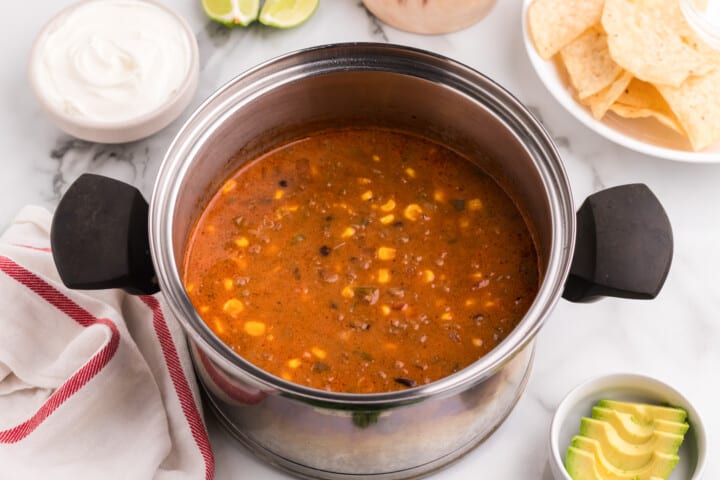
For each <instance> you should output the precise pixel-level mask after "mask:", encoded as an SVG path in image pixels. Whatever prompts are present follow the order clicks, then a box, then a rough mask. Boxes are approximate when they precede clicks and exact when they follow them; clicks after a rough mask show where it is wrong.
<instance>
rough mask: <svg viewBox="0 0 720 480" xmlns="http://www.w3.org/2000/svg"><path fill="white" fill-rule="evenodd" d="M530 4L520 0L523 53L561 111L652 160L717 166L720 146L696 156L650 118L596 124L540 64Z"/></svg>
mask: <svg viewBox="0 0 720 480" xmlns="http://www.w3.org/2000/svg"><path fill="white" fill-rule="evenodd" d="M532 1H533V0H523V10H522V28H523V41H524V43H525V49H526V50H527V54H528V56H529V57H530V63H531V64H532V66H533V68H534V69H535V71H536V72H537V74H538V76H539V77H540V80H541V81H542V83H543V84H544V85H545V87H546V88H547V89H548V91H549V92H550V93H551V94H552V96H553V97H555V99H556V100H557V101H558V102H560V105H562V106H563V107H565V110H567V111H568V112H570V113H571V114H572V115H573V116H574V117H575V118H576V119H578V120H579V121H580V122H581V123H583V124H584V125H586V126H587V127H588V128H590V129H591V130H594V131H595V132H596V133H598V134H600V135H602V136H603V137H605V138H607V139H608V140H611V141H613V142H615V143H617V144H619V145H623V146H624V147H627V148H630V149H632V150H635V151H637V152H640V153H644V154H647V155H652V156H654V157H660V158H666V159H669V160H678V161H684V162H695V163H714V162H720V142H718V143H716V144H715V145H713V146H711V147H708V148H706V149H705V150H702V151H700V152H694V151H692V149H691V147H690V142H688V140H687V139H685V138H684V137H683V136H681V135H680V134H678V133H676V132H673V131H672V130H670V129H669V128H667V127H665V126H663V125H661V124H660V122H658V121H656V120H655V119H652V118H642V119H640V118H639V119H631V118H622V117H620V116H618V115H615V114H614V113H612V112H608V114H607V115H605V116H604V117H603V118H602V120H596V119H595V117H593V116H592V114H591V113H590V110H588V109H587V108H586V107H585V106H583V105H581V104H580V103H578V102H577V100H575V98H573V95H572V93H571V91H570V89H569V88H568V86H567V85H566V83H565V82H564V81H563V79H562V77H561V76H560V75H559V73H558V70H557V67H556V66H555V63H554V62H553V61H549V60H544V59H543V58H541V57H540V55H538V53H537V51H536V50H535V45H533V43H532V40H531V39H530V35H529V33H528V28H527V23H528V22H527V10H528V7H529V6H530V4H531V3H532Z"/></svg>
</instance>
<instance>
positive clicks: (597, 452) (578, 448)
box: [565, 436, 679, 480]
mask: <svg viewBox="0 0 720 480" xmlns="http://www.w3.org/2000/svg"><path fill="white" fill-rule="evenodd" d="M678 460H679V457H678V456H677V455H668V454H665V453H658V452H653V455H652V458H651V460H650V462H648V463H647V464H646V465H645V466H644V467H642V468H638V469H633V470H621V469H619V468H616V467H614V466H612V465H611V464H610V463H609V462H608V461H607V459H606V458H605V457H604V456H603V453H602V448H601V447H600V443H599V442H598V441H597V440H594V439H591V438H587V437H581V436H576V437H575V438H573V441H572V445H571V446H570V447H568V450H567V455H566V456H565V468H566V469H567V471H568V473H569V474H570V476H571V477H572V478H573V480H650V479H651V478H652V477H660V478H661V479H662V478H667V477H669V476H670V473H671V472H672V471H673V469H674V468H675V465H677V462H678Z"/></svg>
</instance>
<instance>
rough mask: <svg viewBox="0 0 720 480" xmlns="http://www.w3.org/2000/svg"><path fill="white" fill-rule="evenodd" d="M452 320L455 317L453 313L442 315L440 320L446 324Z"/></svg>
mask: <svg viewBox="0 0 720 480" xmlns="http://www.w3.org/2000/svg"><path fill="white" fill-rule="evenodd" d="M452 319H453V316H452V313H450V312H445V313H443V314H442V315H440V320H443V321H445V322H449V321H450V320H452Z"/></svg>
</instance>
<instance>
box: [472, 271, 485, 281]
mask: <svg viewBox="0 0 720 480" xmlns="http://www.w3.org/2000/svg"><path fill="white" fill-rule="evenodd" d="M470 276H471V277H472V278H474V279H475V280H480V279H481V278H483V274H482V272H475V273H473V274H472V275H470Z"/></svg>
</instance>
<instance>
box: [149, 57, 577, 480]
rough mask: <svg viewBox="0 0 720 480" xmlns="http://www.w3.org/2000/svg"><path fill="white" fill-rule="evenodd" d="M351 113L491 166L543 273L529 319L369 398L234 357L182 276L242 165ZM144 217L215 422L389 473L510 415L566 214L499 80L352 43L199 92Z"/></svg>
mask: <svg viewBox="0 0 720 480" xmlns="http://www.w3.org/2000/svg"><path fill="white" fill-rule="evenodd" d="M362 125H368V126H380V127H387V128H392V129H398V130H402V131H408V132H415V133H418V134H421V135H423V136H425V137H428V138H431V139H434V140H436V141H439V142H441V143H442V144H444V145H448V146H450V147H451V148H453V149H455V150H456V151H459V152H460V153H463V154H465V155H466V156H467V157H468V158H470V159H472V160H473V161H474V162H476V163H477V164H478V165H479V166H480V167H481V168H483V169H484V170H485V171H487V172H488V173H489V174H490V175H492V176H493V177H495V178H496V180H497V181H498V182H500V184H501V185H503V186H504V188H505V189H506V190H507V191H508V192H509V193H510V195H511V196H512V197H513V198H514V199H515V201H516V203H517V204H518V206H519V207H520V209H521V210H522V212H523V213H524V214H525V215H526V218H527V219H528V222H529V223H530V224H531V227H532V230H533V231H534V233H535V237H536V244H537V248H538V252H539V256H540V258H541V272H542V278H543V280H542V284H541V286H540V290H539V293H538V295H537V298H536V300H535V302H534V304H533V305H532V307H531V308H530V310H529V311H528V313H527V315H526V316H525V318H524V319H523V320H522V321H521V323H520V324H519V325H518V326H517V327H516V329H515V330H514V331H513V332H512V333H511V334H510V335H509V336H508V337H507V338H506V339H505V341H504V342H503V343H502V344H501V345H499V346H498V347H497V348H496V349H494V350H493V351H492V352H490V353H489V354H488V355H486V356H485V357H483V358H482V359H480V360H479V361H478V362H476V363H475V364H473V365H471V366H469V367H467V368H466V369H464V370H462V371H460V372H458V373H456V374H454V375H452V376H450V377H447V378H445V379H442V380H440V381H437V382H434V383H432V384H430V385H427V386H422V387H417V388H414V389H410V390H406V391H401V392H392V393H384V394H372V395H356V394H338V393H330V392H322V391H317V390H312V389H309V388H305V387H302V386H300V385H295V384H291V383H288V382H286V381H283V380H282V379H279V378H276V377H273V376H271V375H269V374H268V373H266V372H263V371H261V370H259V369H258V368H256V367H255V366H253V365H251V364H249V363H248V362H246V361H244V360H243V359H242V358H240V357H238V356H237V355H236V354H235V353H233V352H232V351H231V350H230V349H229V348H228V347H227V346H226V345H224V344H223V343H222V342H220V341H219V340H218V339H217V338H216V337H215V336H214V335H213V333H212V332H211V331H210V330H209V329H208V327H207V326H206V325H205V323H204V322H203V321H202V319H201V318H200V317H199V316H198V314H197V313H196V312H195V310H194V309H193V307H192V305H191V303H190V301H189V300H188V298H187V296H186V294H185V292H184V289H183V286H182V283H181V278H180V273H179V272H180V266H181V265H180V264H181V261H182V257H183V252H184V249H185V245H186V241H187V237H188V233H189V231H190V228H191V227H192V224H193V219H194V218H195V217H196V215H197V214H198V213H199V212H200V210H201V209H202V207H203V206H204V205H205V203H206V201H207V200H208V199H209V195H210V194H211V192H213V191H214V190H215V189H216V188H217V187H219V185H220V184H221V182H222V181H223V179H224V178H225V177H226V176H227V175H229V174H230V173H231V172H232V171H234V170H235V169H236V168H238V166H239V165H241V164H242V163H243V162H246V161H248V160H251V159H253V158H254V157H255V156H256V155H257V154H259V153H262V152H264V151H266V150H267V149H268V148H270V147H272V146H273V145H276V144H280V143H283V142H286V141H289V140H292V139H295V138H299V137H302V136H304V135H307V134H308V133H311V132H314V131H318V130H322V129H326V128H336V127H342V126H362ZM149 230H150V231H149V235H150V246H151V250H152V256H153V259H154V263H155V271H156V272H157V276H158V280H159V284H160V287H161V289H162V290H163V291H164V293H165V295H166V298H167V300H168V303H169V304H170V306H171V308H172V310H173V313H174V314H175V316H176V317H177V318H178V319H179V320H180V322H181V323H182V324H183V326H184V328H185V330H186V331H187V333H188V336H189V338H190V342H191V350H192V353H193V357H194V361H195V365H196V367H197V372H198V375H199V378H200V381H201V383H202V385H203V386H204V389H205V391H206V393H207V395H208V398H209V400H210V404H211V405H212V407H213V409H214V410H215V411H216V412H217V414H218V416H219V417H220V418H221V420H222V422H223V423H224V424H225V426H226V427H227V428H228V429H229V430H230V431H231V432H233V433H234V434H235V435H236V436H237V437H238V438H239V439H240V440H242V442H243V443H245V444H246V445H247V446H248V447H249V448H251V449H252V450H253V451H255V452H256V453H258V454H259V455H261V456H263V457H265V458H266V459H268V460H269V461H270V462H273V463H275V464H276V465H279V466H281V467H283V468H285V469H288V470H290V471H292V472H294V473H295V474H297V475H300V476H307V477H316V478H345V477H352V476H356V477H367V476H370V475H372V476H373V477H374V478H388V479H395V478H407V477H411V476H417V475H421V474H423V473H426V472H429V471H431V470H434V469H436V468H438V467H440V466H442V465H444V464H446V463H447V462H449V461H451V460H453V459H455V458H457V457H459V456H460V455H462V454H463V453H465V452H466V451H468V450H469V449H470V448H472V447H473V446H475V445H477V444H478V443H479V442H480V441H482V440H483V439H484V438H486V437H487V436H488V435H489V434H490V433H491V432H492V431H493V430H494V429H495V428H496V427H497V426H498V425H499V424H500V423H501V422H502V420H503V419H504V418H505V417H506V416H507V415H508V414H509V412H510V410H511V409H512V407H513V406H514V404H515V402H516V401H517V400H518V398H519V396H520V394H521V392H522V390H523V388H524V386H525V383H526V380H527V376H528V374H529V371H530V366H531V360H532V352H533V348H532V340H533V338H534V336H535V334H536V332H537V331H538V329H539V328H540V326H541V325H542V323H543V321H544V320H545V319H546V317H547V315H548V314H549V313H550V311H551V310H552V308H553V306H554V304H555V303H556V301H557V300H558V299H559V298H560V295H561V293H562V289H563V285H564V282H565V279H566V276H567V274H568V270H569V268H570V264H571V257H572V251H573V241H574V233H575V214H574V208H573V204H572V198H571V193H570V189H569V185H568V181H567V178H566V175H565V172H564V170H563V166H562V163H561V160H560V158H559V156H558V153H557V151H556V148H555V146H554V144H553V142H552V140H551V139H550V138H549V136H548V135H547V133H546V132H545V130H544V129H543V128H542V127H541V126H540V125H539V124H538V122H537V121H536V120H535V119H534V117H533V116H532V115H531V114H530V113H529V112H528V111H527V110H526V109H525V108H524V107H523V106H522V105H521V104H520V103H519V102H518V101H517V100H516V99H515V98H513V97H512V96H511V95H510V94H508V93H507V92H506V91H505V90H503V89H502V88H501V87H499V86H498V85H497V84H495V83H494V82H492V81H490V80H489V79H487V78H486V77H484V76H482V75H480V74H478V73H477V72H475V71H473V70H471V69H469V68H467V67H465V66H463V65H460V64H458V63H456V62H453V61H451V60H449V59H446V58H442V57H439V56H436V55H433V54H429V53H426V52H422V51H418V50H413V49H408V48H403V47H396V46H387V45H373V44H350V45H336V46H327V47H321V48H316V49H310V50H306V51H302V52H299V53H295V54H291V55H288V56H285V57H282V58H280V59H277V60H274V61H271V62H269V63H266V64H264V65H262V66H260V67H257V68H255V69H253V70H251V71H249V72H247V73H245V74H243V75H241V76H240V77H238V78H236V79H234V80H232V81H231V82H230V83H228V84H227V85H225V86H224V87H223V88H222V89H221V90H219V91H218V92H217V93H216V94H215V95H214V96H213V97H211V98H210V99H208V100H207V101H206V102H205V103H204V104H203V105H202V106H201V107H200V108H199V109H198V110H197V111H196V113H195V114H194V115H193V116H192V117H191V119H190V120H189V121H188V122H187V123H186V125H185V126H184V128H183V129H182V130H181V132H180V133H179V134H178V136H177V137H176V139H175V141H174V142H173V144H172V145H171V147H170V149H169V151H168V153H167V156H166V158H165V160H164V162H163V165H162V167H161V170H160V172H159V175H158V180H157V183H156V186H155V190H154V194H153V198H152V201H151V208H150V223H149Z"/></svg>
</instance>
